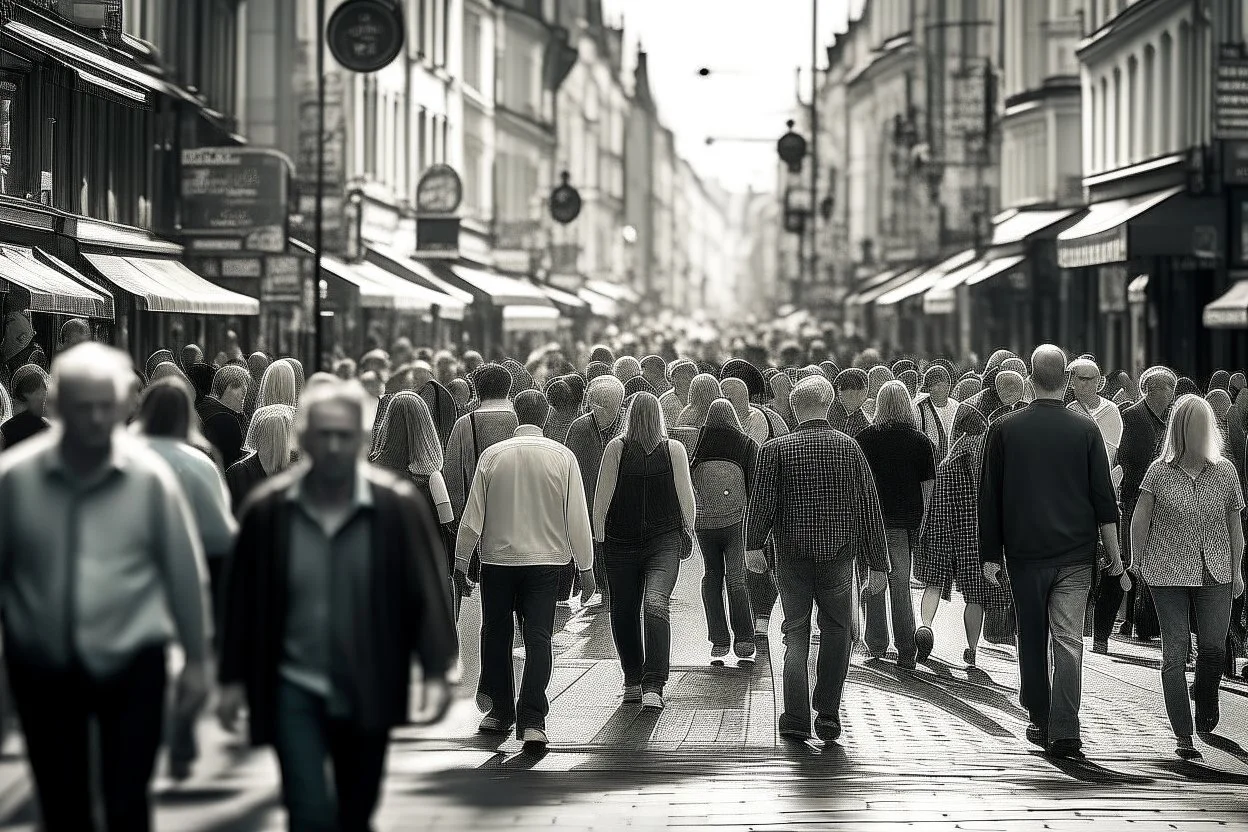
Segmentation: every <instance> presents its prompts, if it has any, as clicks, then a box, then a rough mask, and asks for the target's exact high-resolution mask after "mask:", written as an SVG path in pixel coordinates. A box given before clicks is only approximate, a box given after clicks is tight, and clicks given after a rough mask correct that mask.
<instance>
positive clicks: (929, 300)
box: [923, 260, 984, 315]
mask: <svg viewBox="0 0 1248 832" xmlns="http://www.w3.org/2000/svg"><path fill="white" fill-rule="evenodd" d="M983 268H984V261H983V260H972V261H971V262H970V263H967V264H966V265H965V266H962V267H961V268H958V269H954V270H953V271H951V272H949V273H948V274H946V275H945V276H944V277H942V278H941V279H940V280H937V281H936V283H935V284H934V285H933V286H932V288H930V289H928V290H927V291H926V292H924V293H923V314H924V315H949V314H952V313H953V310H954V307H955V306H956V305H957V292H958V287H959V286H961V285H962V284H964V283H966V282H967V279H968V278H970V277H973V276H974V275H975V273H976V272H978V271H980V270H981V269H983Z"/></svg>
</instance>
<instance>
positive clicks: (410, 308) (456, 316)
mask: <svg viewBox="0 0 1248 832" xmlns="http://www.w3.org/2000/svg"><path fill="white" fill-rule="evenodd" d="M354 265H355V269H356V271H357V272H358V273H359V275H360V276H361V277H363V278H365V279H367V280H370V281H372V282H373V284H374V285H376V286H377V287H379V288H380V289H382V290H383V291H387V292H389V293H390V294H391V295H392V296H393V297H394V308H395V309H398V310H400V311H404V312H431V311H433V308H434V307H435V306H436V307H437V309H438V317H439V318H442V319H444V320H448V321H462V320H463V319H464V304H463V302H461V301H459V300H457V299H455V298H453V297H451V296H450V295H447V294H443V293H442V292H439V291H436V290H434V289H429V288H426V287H424V286H421V285H420V284H419V283H412V282H411V281H410V280H404V279H403V278H401V277H398V276H397V275H393V274H391V273H390V272H388V271H386V270H385V269H383V268H382V267H381V266H378V265H377V264H376V263H369V262H364V263H356V264H354Z"/></svg>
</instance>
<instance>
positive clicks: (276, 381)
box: [256, 361, 299, 410]
mask: <svg viewBox="0 0 1248 832" xmlns="http://www.w3.org/2000/svg"><path fill="white" fill-rule="evenodd" d="M271 404H284V405H286V406H287V407H298V406H299V389H298V386H297V383H296V380H295V368H294V367H292V366H291V365H290V363H289V362H287V361H274V362H273V363H272V364H270V365H269V366H268V368H267V369H266V370H265V371H264V375H263V376H262V377H261V378H260V392H259V394H258V395H257V397H256V409H257V410H258V409H260V408H262V407H268V406H269V405H271Z"/></svg>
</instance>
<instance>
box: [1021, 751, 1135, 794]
mask: <svg viewBox="0 0 1248 832" xmlns="http://www.w3.org/2000/svg"><path fill="white" fill-rule="evenodd" d="M1028 753H1029V754H1031V756H1032V757H1034V758H1036V759H1038V760H1042V761H1044V762H1046V763H1048V764H1049V765H1051V766H1053V768H1055V769H1057V770H1058V771H1060V772H1062V773H1063V774H1065V775H1066V776H1067V777H1069V778H1071V779H1072V780H1077V781H1079V782H1080V783H1092V784H1095V785H1099V786H1142V785H1146V784H1148V783H1152V782H1155V781H1154V780H1153V778H1151V777H1145V776H1144V775H1142V774H1128V773H1126V772H1122V771H1114V770H1113V769H1110V768H1105V767H1104V766H1102V765H1100V764H1099V763H1095V762H1093V761H1092V760H1068V759H1064V758H1061V757H1054V756H1051V755H1049V754H1046V753H1044V752H1043V751H1040V750H1035V751H1030V752H1028ZM1053 785H1054V784H1053V783H1052V782H1051V781H1045V782H1043V783H1038V784H1037V786H1038V787H1039V788H1053Z"/></svg>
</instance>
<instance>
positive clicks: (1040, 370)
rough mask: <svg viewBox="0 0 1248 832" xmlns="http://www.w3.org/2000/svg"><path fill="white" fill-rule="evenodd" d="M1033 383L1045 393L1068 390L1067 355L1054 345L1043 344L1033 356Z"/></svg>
mask: <svg viewBox="0 0 1248 832" xmlns="http://www.w3.org/2000/svg"><path fill="white" fill-rule="evenodd" d="M1031 383H1032V386H1034V387H1035V388H1036V389H1037V390H1043V391H1044V392H1045V393H1055V392H1061V391H1064V390H1065V389H1066V384H1067V372H1066V353H1065V352H1063V351H1062V348H1061V347H1056V346H1054V345H1053V344H1041V345H1040V346H1038V347H1036V351H1035V352H1033V353H1032V354H1031Z"/></svg>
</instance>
